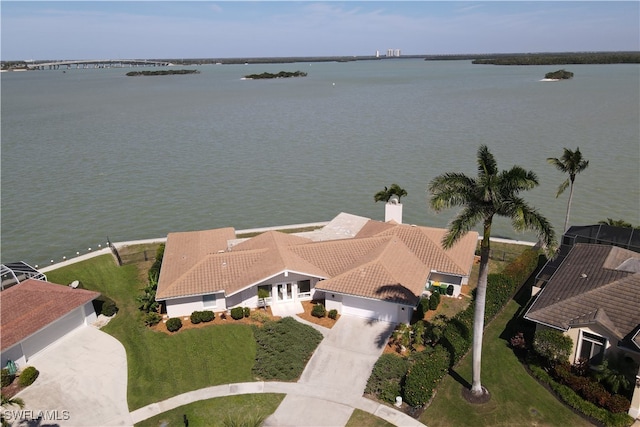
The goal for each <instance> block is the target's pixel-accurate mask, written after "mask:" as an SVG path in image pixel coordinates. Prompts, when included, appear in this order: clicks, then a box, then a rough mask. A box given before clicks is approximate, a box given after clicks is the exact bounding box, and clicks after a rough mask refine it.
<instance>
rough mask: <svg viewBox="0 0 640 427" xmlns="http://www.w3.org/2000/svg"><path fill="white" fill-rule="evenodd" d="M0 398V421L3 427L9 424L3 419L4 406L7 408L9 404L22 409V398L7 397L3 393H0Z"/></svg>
mask: <svg viewBox="0 0 640 427" xmlns="http://www.w3.org/2000/svg"><path fill="white" fill-rule="evenodd" d="M0 398H1V399H2V405H1V406H2V413H1V414H0V423H1V424H2V427H5V426H9V425H10V424H9V423H8V422H7V420H5V419H4V413H5V408H8V407H9V406H17V407H19V408H20V409H23V408H24V400H22V399H21V398H19V397H8V396H5V395H4V394H2V395H0Z"/></svg>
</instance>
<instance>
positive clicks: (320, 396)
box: [130, 381, 424, 427]
mask: <svg viewBox="0 0 640 427" xmlns="http://www.w3.org/2000/svg"><path fill="white" fill-rule="evenodd" d="M255 393H282V394H286V395H287V396H293V397H297V398H309V399H313V402H314V403H315V404H316V405H317V406H316V408H326V406H329V405H341V406H344V407H346V408H347V409H349V410H350V411H352V410H353V409H360V410H362V411H365V412H368V413H370V414H373V415H375V416H377V417H380V418H382V419H384V420H386V421H388V422H390V423H392V424H393V425H396V426H416V427H417V426H423V425H424V424H421V423H420V422H419V421H418V420H416V419H414V418H411V417H410V416H408V415H406V414H404V413H403V412H401V411H398V410H396V409H394V408H392V407H389V406H386V405H383V404H380V403H377V402H374V401H373V400H369V399H367V398H365V397H362V396H360V397H357V396H347V395H343V394H341V393H340V391H339V390H335V389H324V390H318V388H317V387H314V386H312V385H307V384H300V383H287V382H277V381H274V382H250V383H236V384H224V385H219V386H214V387H207V388H202V389H200V390H194V391H190V392H187V393H183V394H179V395H177V396H174V397H171V398H169V399H167V400H164V401H162V402H157V403H152V404H150V405H147V406H144V407H142V408H140V409H136V410H135V411H133V412H131V413H130V416H131V421H132V422H133V423H134V424H135V423H139V422H140V421H144V420H146V419H147V418H151V417H153V416H155V415H158V414H161V413H163V412H166V411H169V410H171V409H174V408H177V407H179V406H182V405H187V404H189V403H192V402H197V401H200V400H206V399H213V398H216V397H223V396H234V395H238V394H255Z"/></svg>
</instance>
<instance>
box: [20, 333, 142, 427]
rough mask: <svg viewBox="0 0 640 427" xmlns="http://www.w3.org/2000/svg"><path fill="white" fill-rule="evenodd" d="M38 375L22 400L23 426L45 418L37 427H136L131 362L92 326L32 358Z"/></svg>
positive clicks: (118, 346)
mask: <svg viewBox="0 0 640 427" xmlns="http://www.w3.org/2000/svg"><path fill="white" fill-rule="evenodd" d="M27 364H28V365H31V366H35V367H36V368H37V369H38V371H40V375H39V376H38V379H37V380H36V381H35V382H34V383H33V384H32V385H31V386H29V387H27V388H26V389H24V390H23V391H22V392H20V393H19V394H18V397H20V398H22V399H23V400H24V402H25V408H24V409H25V410H27V411H32V412H31V413H30V412H26V413H25V414H26V415H27V417H25V420H24V421H22V422H21V423H20V422H15V423H14V424H13V425H33V423H28V422H26V421H28V420H27V419H29V418H37V415H38V414H39V413H41V411H42V412H43V413H44V415H45V418H43V419H42V422H41V424H38V425H58V426H118V425H132V422H131V418H130V416H129V408H128V405H127V356H126V353H125V350H124V347H123V346H122V344H120V342H119V341H118V340H116V339H115V338H113V337H112V336H111V335H108V334H106V333H104V332H102V331H100V330H98V329H96V328H94V327H92V326H83V327H80V328H78V329H76V330H75V331H73V332H71V333H70V334H68V335H67V336H65V337H64V338H62V339H61V340H59V341H57V342H56V343H55V344H53V345H51V346H50V347H48V348H46V349H45V350H43V351H42V352H41V353H39V354H38V355H36V356H35V357H33V358H31V360H29V362H28V363H27Z"/></svg>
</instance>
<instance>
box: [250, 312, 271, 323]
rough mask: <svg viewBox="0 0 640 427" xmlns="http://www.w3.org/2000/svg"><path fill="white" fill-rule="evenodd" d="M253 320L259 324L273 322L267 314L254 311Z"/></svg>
mask: <svg viewBox="0 0 640 427" xmlns="http://www.w3.org/2000/svg"><path fill="white" fill-rule="evenodd" d="M250 317H251V320H253V321H254V322H259V323H265V322H268V321H269V320H271V319H270V318H269V315H268V314H267V313H265V312H264V311H254V312H253V313H251V316H250Z"/></svg>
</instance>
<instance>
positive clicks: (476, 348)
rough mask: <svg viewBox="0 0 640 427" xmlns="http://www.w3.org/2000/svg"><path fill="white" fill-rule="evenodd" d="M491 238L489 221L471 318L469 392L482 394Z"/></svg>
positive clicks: (483, 238) (484, 236)
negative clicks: (483, 347) (485, 314)
mask: <svg viewBox="0 0 640 427" xmlns="http://www.w3.org/2000/svg"><path fill="white" fill-rule="evenodd" d="M490 238H491V221H490V220H489V221H486V222H485V224H484V235H483V236H482V243H481V245H480V271H479V273H478V286H477V287H476V306H475V311H474V316H473V347H472V356H473V368H472V369H473V372H472V383H471V392H472V393H473V394H482V393H483V390H482V383H481V381H480V370H481V365H482V335H483V332H484V309H485V302H486V299H487V276H488V274H489V251H490Z"/></svg>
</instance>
